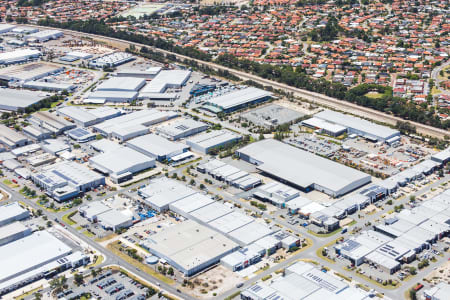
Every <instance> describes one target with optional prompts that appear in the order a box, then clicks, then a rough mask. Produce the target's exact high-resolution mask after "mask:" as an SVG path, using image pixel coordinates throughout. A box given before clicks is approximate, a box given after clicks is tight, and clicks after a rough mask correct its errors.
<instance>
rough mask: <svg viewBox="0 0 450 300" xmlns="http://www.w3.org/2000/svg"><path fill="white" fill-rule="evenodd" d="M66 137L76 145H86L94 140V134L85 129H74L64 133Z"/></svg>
mask: <svg viewBox="0 0 450 300" xmlns="http://www.w3.org/2000/svg"><path fill="white" fill-rule="evenodd" d="M66 134H67V136H68V137H70V138H71V139H72V140H74V141H77V142H78V143H87V142H89V141H92V140H95V134H93V133H92V132H90V131H89V130H87V129H85V128H74V129H72V130H69V131H67V132H66Z"/></svg>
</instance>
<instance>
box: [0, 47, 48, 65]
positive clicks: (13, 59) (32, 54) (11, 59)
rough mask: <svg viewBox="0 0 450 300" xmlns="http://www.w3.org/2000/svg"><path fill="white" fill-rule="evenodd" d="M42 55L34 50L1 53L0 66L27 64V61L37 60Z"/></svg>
mask: <svg viewBox="0 0 450 300" xmlns="http://www.w3.org/2000/svg"><path fill="white" fill-rule="evenodd" d="M41 55H42V53H41V51H39V50H34V49H18V50H14V51H10V52H3V53H0V65H9V64H16V63H20V62H25V61H27V60H32V59H36V58H38V57H39V56H41Z"/></svg>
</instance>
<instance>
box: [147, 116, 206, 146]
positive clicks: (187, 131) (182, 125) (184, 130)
mask: <svg viewBox="0 0 450 300" xmlns="http://www.w3.org/2000/svg"><path fill="white" fill-rule="evenodd" d="M208 127H209V126H208V125H207V124H205V123H202V122H199V121H195V120H192V119H181V120H176V121H175V122H173V123H171V124H167V125H163V126H160V127H157V128H156V131H157V132H158V133H159V134H161V135H162V136H164V137H166V138H168V139H170V140H172V141H176V140H179V139H182V138H186V137H188V136H191V135H194V134H197V133H199V132H202V131H205V130H206V129H208Z"/></svg>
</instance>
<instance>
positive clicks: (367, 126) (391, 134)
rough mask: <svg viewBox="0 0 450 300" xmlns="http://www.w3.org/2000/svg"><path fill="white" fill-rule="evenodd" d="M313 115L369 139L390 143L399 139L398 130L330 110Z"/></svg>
mask: <svg viewBox="0 0 450 300" xmlns="http://www.w3.org/2000/svg"><path fill="white" fill-rule="evenodd" d="M314 116H315V117H316V118H319V119H322V120H324V121H326V122H329V123H331V124H336V125H340V126H343V127H346V128H347V133H349V134H356V135H359V136H361V137H364V138H366V139H369V140H373V141H382V142H387V143H389V144H391V143H394V142H395V141H398V140H399V139H400V131H398V130H395V129H391V128H389V127H387V126H382V125H378V124H375V123H372V122H370V121H366V120H363V119H360V118H356V117H353V116H350V115H345V114H342V113H339V112H335V111H332V110H324V111H321V112H319V113H317V114H315V115H314Z"/></svg>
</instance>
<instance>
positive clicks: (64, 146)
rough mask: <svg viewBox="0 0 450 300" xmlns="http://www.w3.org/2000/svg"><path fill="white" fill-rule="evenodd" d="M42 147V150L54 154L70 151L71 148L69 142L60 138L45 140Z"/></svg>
mask: <svg viewBox="0 0 450 300" xmlns="http://www.w3.org/2000/svg"><path fill="white" fill-rule="evenodd" d="M41 148H42V150H44V151H46V152H48V153H50V154H53V155H58V154H59V153H61V152H64V151H70V149H71V148H70V145H69V144H68V143H66V142H64V141H63V140H58V139H47V140H44V141H43V142H42V144H41Z"/></svg>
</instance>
